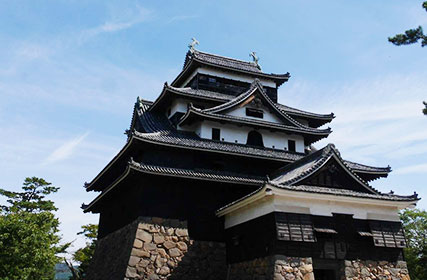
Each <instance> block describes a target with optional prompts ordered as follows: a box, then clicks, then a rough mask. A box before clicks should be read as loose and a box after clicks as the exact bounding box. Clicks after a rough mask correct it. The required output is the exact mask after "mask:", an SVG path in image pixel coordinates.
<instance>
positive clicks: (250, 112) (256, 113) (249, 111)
mask: <svg viewBox="0 0 427 280" xmlns="http://www.w3.org/2000/svg"><path fill="white" fill-rule="evenodd" d="M246 116H249V117H254V118H260V119H262V118H264V112H263V111H262V110H258V109H253V108H246Z"/></svg>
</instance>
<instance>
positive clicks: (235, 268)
mask: <svg viewBox="0 0 427 280" xmlns="http://www.w3.org/2000/svg"><path fill="white" fill-rule="evenodd" d="M227 279H228V280H246V279H248V280H249V279H251V280H252V279H254V280H271V279H274V280H285V279H286V280H314V274H313V265H312V260H311V258H290V257H285V256H281V255H275V256H268V257H264V258H258V259H254V260H250V261H245V262H240V263H234V264H230V265H229V274H228V278H227Z"/></svg>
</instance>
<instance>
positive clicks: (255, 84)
mask: <svg viewBox="0 0 427 280" xmlns="http://www.w3.org/2000/svg"><path fill="white" fill-rule="evenodd" d="M256 92H257V93H258V95H259V96H260V97H261V99H263V100H264V102H265V103H266V104H267V105H268V106H269V107H270V109H272V110H273V111H275V112H276V113H277V115H278V116H279V117H280V118H282V119H283V120H285V121H286V122H288V123H290V124H291V125H293V126H295V127H297V128H302V129H304V130H305V131H310V132H314V133H318V134H322V133H323V134H326V135H328V134H329V133H330V132H331V131H330V129H329V128H328V129H326V130H318V129H315V128H311V127H309V126H306V125H303V124H301V123H300V122H298V121H296V120H295V119H293V118H292V117H291V116H289V115H288V114H287V113H286V112H284V111H283V110H280V108H279V107H278V106H277V104H276V103H274V102H273V101H272V100H271V99H270V98H269V97H268V95H267V94H266V93H265V91H264V88H263V86H262V85H261V83H260V81H259V80H258V79H255V81H254V82H253V83H252V84H251V86H250V88H249V89H248V90H247V91H246V92H244V93H242V94H240V95H239V96H237V97H235V98H234V99H232V100H230V101H228V102H226V103H223V104H221V105H218V106H216V107H212V108H209V109H205V110H203V111H202V112H203V113H219V112H223V111H225V110H228V109H230V108H233V107H235V106H237V105H239V104H242V102H245V101H246V100H248V98H249V97H251V96H252V95H253V94H254V93H256ZM260 123H261V122H260Z"/></svg>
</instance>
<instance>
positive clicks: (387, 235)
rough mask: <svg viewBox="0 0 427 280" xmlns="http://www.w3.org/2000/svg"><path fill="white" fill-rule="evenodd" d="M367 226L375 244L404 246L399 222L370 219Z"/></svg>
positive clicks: (391, 246)
mask: <svg viewBox="0 0 427 280" xmlns="http://www.w3.org/2000/svg"><path fill="white" fill-rule="evenodd" d="M369 226H370V228H371V233H372V237H373V239H374V245H375V246H378V247H389V248H405V247H406V241H405V235H404V233H403V229H402V225H401V224H400V223H392V222H385V221H384V222H382V221H371V222H370V223H369Z"/></svg>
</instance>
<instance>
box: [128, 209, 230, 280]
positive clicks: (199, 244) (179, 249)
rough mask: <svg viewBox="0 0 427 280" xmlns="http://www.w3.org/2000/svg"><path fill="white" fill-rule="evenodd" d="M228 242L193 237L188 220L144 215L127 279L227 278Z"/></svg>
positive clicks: (219, 279)
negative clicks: (193, 238) (200, 239)
mask: <svg viewBox="0 0 427 280" xmlns="http://www.w3.org/2000/svg"><path fill="white" fill-rule="evenodd" d="M225 254H226V252H225V244H224V243H217V242H207V241H195V240H191V239H190V237H189V235H188V230H187V223H186V222H185V221H178V220H170V219H167V220H166V219H162V218H155V217H153V218H141V219H140V220H139V223H138V227H137V229H136V234H135V239H134V242H133V247H132V250H131V253H130V257H129V262H128V264H127V268H126V275H125V276H126V278H125V279H126V280H134V279H150V280H154V279H189V280H191V279H207V280H223V279H225V273H226V255H225Z"/></svg>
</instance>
